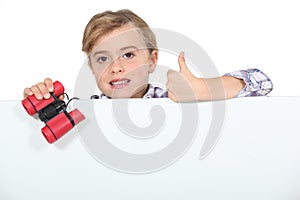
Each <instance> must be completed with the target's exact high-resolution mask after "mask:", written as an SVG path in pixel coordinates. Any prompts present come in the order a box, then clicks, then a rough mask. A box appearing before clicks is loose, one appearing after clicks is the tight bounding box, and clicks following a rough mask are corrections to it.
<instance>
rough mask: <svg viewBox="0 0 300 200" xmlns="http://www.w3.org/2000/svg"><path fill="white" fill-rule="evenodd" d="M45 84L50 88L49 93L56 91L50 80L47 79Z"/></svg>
mask: <svg viewBox="0 0 300 200" xmlns="http://www.w3.org/2000/svg"><path fill="white" fill-rule="evenodd" d="M44 83H45V85H46V87H47V88H48V90H49V92H53V90H54V88H53V81H52V80H51V79H50V78H46V79H45V80H44Z"/></svg>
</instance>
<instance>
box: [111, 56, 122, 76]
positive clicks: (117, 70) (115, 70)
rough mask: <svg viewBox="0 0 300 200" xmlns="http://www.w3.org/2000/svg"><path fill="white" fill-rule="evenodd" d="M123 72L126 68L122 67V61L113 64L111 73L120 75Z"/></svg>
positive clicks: (117, 60) (115, 61)
mask: <svg viewBox="0 0 300 200" xmlns="http://www.w3.org/2000/svg"><path fill="white" fill-rule="evenodd" d="M121 72H124V67H123V66H122V63H121V62H120V60H119V59H116V60H114V61H113V62H112V63H111V73H113V74H118V73H121Z"/></svg>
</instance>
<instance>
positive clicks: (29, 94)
mask: <svg viewBox="0 0 300 200" xmlns="http://www.w3.org/2000/svg"><path fill="white" fill-rule="evenodd" d="M31 95H33V92H32V91H31V89H30V88H25V89H24V92H23V96H24V99H25V98H27V97H28V96H31Z"/></svg>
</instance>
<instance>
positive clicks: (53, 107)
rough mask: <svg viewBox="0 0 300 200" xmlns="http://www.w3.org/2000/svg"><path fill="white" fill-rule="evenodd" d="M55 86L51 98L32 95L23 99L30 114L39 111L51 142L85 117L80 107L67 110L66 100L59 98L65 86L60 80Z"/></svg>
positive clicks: (43, 129) (24, 105) (48, 139)
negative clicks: (40, 98) (39, 97)
mask: <svg viewBox="0 0 300 200" xmlns="http://www.w3.org/2000/svg"><path fill="white" fill-rule="evenodd" d="M53 86H54V91H53V92H51V93H50V94H51V96H50V98H49V99H42V100H38V99H37V98H36V97H35V96H34V95H32V96H29V97H27V98H26V99H24V100H23V101H22V105H23V107H24V108H25V110H26V111H27V113H28V114H29V115H34V114H36V113H38V115H39V118H40V120H41V121H43V122H45V124H46V126H44V127H43V128H42V133H43V135H44V137H45V138H46V140H47V141H48V142H49V143H50V144H52V143H53V142H55V141H56V140H58V139H59V138H61V137H62V136H63V135H65V134H66V133H67V132H68V131H69V130H71V129H72V128H73V127H74V126H75V125H76V124H78V123H79V122H81V121H82V120H84V119H85V117H84V115H83V114H82V113H81V112H80V111H79V110H78V109H74V110H73V111H71V112H69V113H68V112H67V111H66V107H67V106H66V104H65V102H64V101H62V100H59V99H58V97H59V96H61V95H62V94H64V86H63V85H62V84H61V83H60V82H58V81H55V82H54V83H53Z"/></svg>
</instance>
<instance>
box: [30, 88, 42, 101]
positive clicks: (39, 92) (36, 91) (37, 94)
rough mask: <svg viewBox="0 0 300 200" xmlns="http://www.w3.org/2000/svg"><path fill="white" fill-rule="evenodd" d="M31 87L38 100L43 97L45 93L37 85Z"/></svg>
mask: <svg viewBox="0 0 300 200" xmlns="http://www.w3.org/2000/svg"><path fill="white" fill-rule="evenodd" d="M30 89H31V91H32V92H33V94H34V96H35V98H37V99H38V100H42V99H43V95H42V93H41V91H40V89H39V88H38V86H37V85H34V86H32V87H31V88H30Z"/></svg>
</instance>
